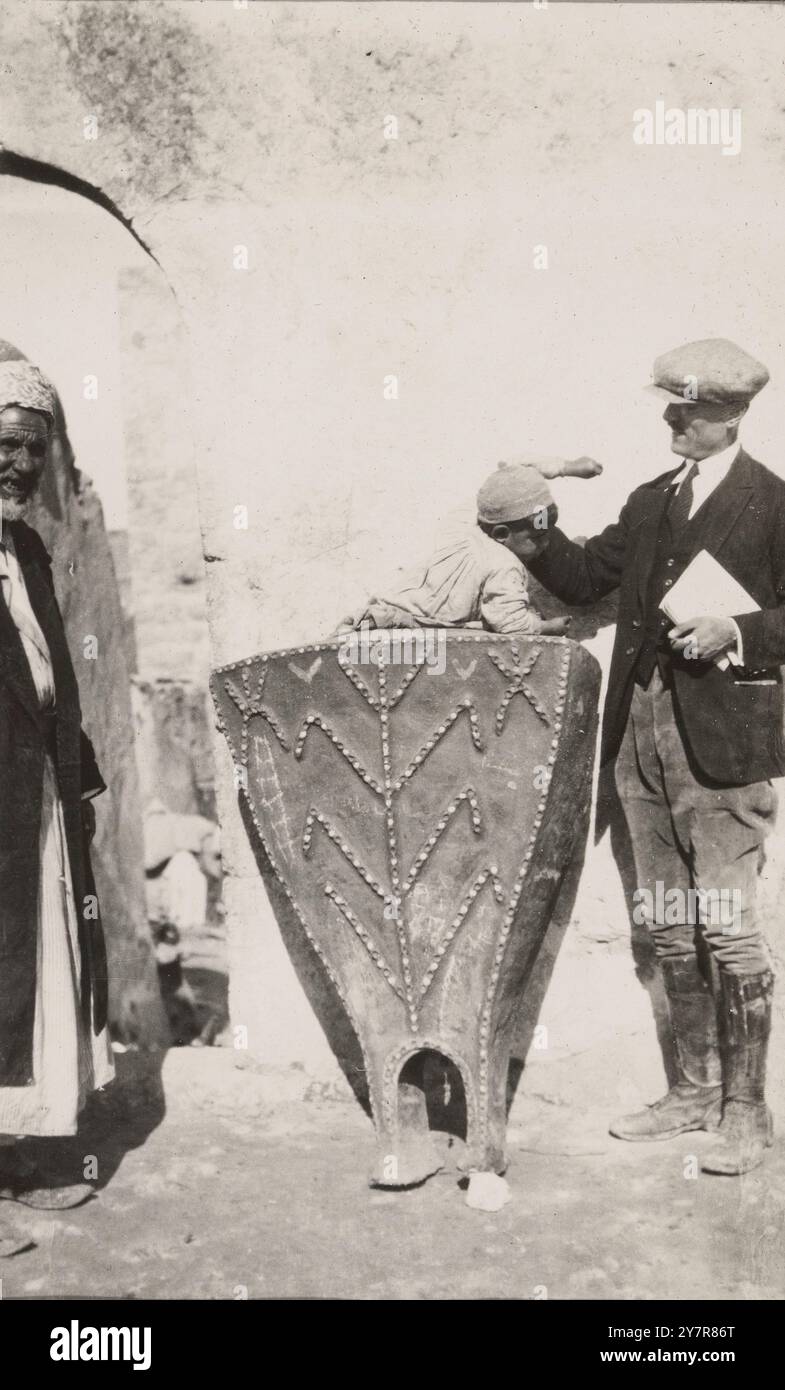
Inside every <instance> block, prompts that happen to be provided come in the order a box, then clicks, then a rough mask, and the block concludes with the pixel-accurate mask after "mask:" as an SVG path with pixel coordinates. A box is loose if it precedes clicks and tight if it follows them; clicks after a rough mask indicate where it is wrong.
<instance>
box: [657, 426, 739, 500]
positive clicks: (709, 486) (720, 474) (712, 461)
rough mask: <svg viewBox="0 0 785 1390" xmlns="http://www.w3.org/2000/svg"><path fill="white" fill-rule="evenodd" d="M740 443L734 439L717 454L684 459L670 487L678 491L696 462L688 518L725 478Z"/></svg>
mask: <svg viewBox="0 0 785 1390" xmlns="http://www.w3.org/2000/svg"><path fill="white" fill-rule="evenodd" d="M740 448H741V445H740V444H739V441H738V440H736V441H735V442H734V443H733V444H729V445H728V447H727V449H722V450H721V451H720V453H718V454H709V456H708V458H705V459H685V460H684V463H683V464H682V466H681V468H680V469H679V471H678V473H677V474H676V476H675V478H674V479H673V482H672V483H671V487H675V489H676V491H677V492H679V491H680V489H681V485H682V483H683V482H684V480H685V478H686V476H687V474H688V473H689V471H690V469H691V468H692V465H693V463H697V464H698V475H697V477H695V478H693V480H692V506H691V507H690V518H692V517H694V515H695V513H696V512H697V510H698V508H699V507H702V506H703V503H704V502H705V501H706V498H707V497H710V496H711V494H712V493H713V491H714V489H715V487H719V485H720V483H721V482H722V481H723V479H724V478H727V476H728V473H729V471H730V466H731V464H732V463H733V460H734V459H735V457H736V455H737V454H738V452H739V449H740Z"/></svg>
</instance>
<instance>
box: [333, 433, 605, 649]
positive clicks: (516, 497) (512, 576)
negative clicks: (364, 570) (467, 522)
mask: <svg viewBox="0 0 785 1390" xmlns="http://www.w3.org/2000/svg"><path fill="white" fill-rule="evenodd" d="M601 471H602V470H601V465H600V464H597V463H595V462H594V461H593V460H592V459H588V458H582V459H576V460H574V461H573V462H567V461H562V460H545V461H541V462H540V463H539V464H533V463H526V464H503V463H500V464H499V466H498V468H497V469H496V472H495V473H492V474H491V476H490V477H489V478H488V479H486V481H485V482H484V483H483V485H482V487H481V488H480V491H479V493H478V494H477V523H476V525H474V526H468V527H462V528H461V529H460V530H458V531H456V532H455V534H453V535H451V536H449V537H445V541H444V543H443V544H442V545H441V546H440V547H439V549H438V550H436V551H435V553H434V554H432V555H431V557H430V559H429V560H428V561H427V563H426V564H425V565H424V566H423V567H421V568H420V569H419V570H418V571H416V572H415V573H413V574H412V575H410V576H409V577H408V578H407V579H406V580H404V582H403V584H402V585H401V587H400V588H399V589H396V590H394V591H393V590H391V591H389V592H384V593H381V594H379V595H378V596H375V597H373V598H372V599H371V600H370V602H369V603H368V605H367V607H366V609H365V610H364V612H363V613H362V614H361V616H360V617H359V618H358V619H353V620H347V621H350V625H351V626H353V627H362V626H368V627H378V628H393V627H466V626H468V625H470V624H471V625H478V626H482V627H484V628H486V629H487V630H489V631H490V632H504V633H514V632H517V633H521V634H524V635H525V634H528V635H531V634H534V633H547V634H550V635H557V636H558V635H563V634H564V633H566V631H567V628H568V626H569V622H570V620H569V618H550V619H544V618H541V617H540V615H539V614H538V613H536V612H535V611H534V609H533V608H532V607H531V606H530V604H529V593H528V575H527V571H526V563H527V561H529V560H533V559H535V558H536V557H537V556H538V555H540V554H542V552H543V550H544V549H545V547H546V546H547V544H548V541H549V531H550V528H551V527H552V526H554V525H555V524H556V519H557V516H558V509H557V507H556V504H555V502H554V500H553V497H552V495H551V491H550V488H549V487H548V484H547V482H546V481H545V477H544V476H543V474H547V476H549V477H554V476H557V475H558V474H561V475H562V476H565V475H568V474H569V475H571V476H574V477H585V478H590V477H594V476H595V475H596V474H597V473H599V472H601Z"/></svg>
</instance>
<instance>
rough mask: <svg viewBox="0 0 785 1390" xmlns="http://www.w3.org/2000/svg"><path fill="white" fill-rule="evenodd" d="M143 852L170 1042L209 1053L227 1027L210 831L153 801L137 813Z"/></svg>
mask: <svg viewBox="0 0 785 1390" xmlns="http://www.w3.org/2000/svg"><path fill="white" fill-rule="evenodd" d="M144 850H145V872H146V875H147V916H148V920H149V922H150V929H151V932H152V935H153V940H154V941H155V957H156V961H157V964H158V980H159V984H160V987H161V997H162V999H163V1001H164V1006H165V1008H166V1014H167V1018H168V1020H169V1027H170V1029H171V1034H172V1042H173V1043H174V1046H175V1047H187V1046H189V1045H190V1046H192V1047H209V1046H212V1044H213V1043H214V1042H215V1041H216V1039H217V1037H218V1035H219V1034H220V1033H221V1032H222V1031H223V1029H224V1028H225V1027H226V1024H227V1023H228V1012H227V1004H226V973H225V967H224V963H223V960H222V959H221V957H222V955H223V951H222V950H218V951H216V947H217V946H218V942H217V941H216V932H215V930H214V926H213V927H211V923H210V918H211V916H212V911H214V910H215V904H213V908H212V911H211V906H210V901H209V899H210V896H211V889H214V888H215V887H216V886H217V885H218V884H219V883H220V878H221V851H220V841H219V836H218V827H217V825H215V824H214V823H213V821H211V820H208V819H207V818H206V817H205V816H196V815H183V814H181V813H178V812H174V811H170V810H168V809H167V807H166V806H165V805H164V804H163V802H162V801H159V800H158V799H155V800H153V801H151V802H150V803H149V805H148V807H147V810H146V813H145V821H144ZM221 935H222V933H221ZM221 944H222V943H221Z"/></svg>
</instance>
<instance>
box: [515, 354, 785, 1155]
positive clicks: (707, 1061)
mask: <svg viewBox="0 0 785 1390" xmlns="http://www.w3.org/2000/svg"><path fill="white" fill-rule="evenodd" d="M768 375H769V374H768V372H767V370H766V368H765V367H763V366H762V365H761V363H760V362H757V361H755V359H754V358H752V357H750V356H749V355H748V354H747V353H746V352H744V351H742V349H741V348H739V347H737V346H736V345H735V344H734V343H730V342H727V341H726V340H724V339H708V340H706V341H701V342H695V343H688V344H686V345H685V346H684V347H681V348H678V349H676V350H675V351H673V352H669V353H666V354H665V355H664V356H663V357H660V358H658V359H657V361H656V362H655V364H654V387H653V388H650V389H654V390H656V391H657V392H658V393H659V394H660V395H664V396H665V398H666V399H667V401H668V404H667V406H666V409H665V411H664V415H663V418H664V420H665V422H666V424H667V425H668V426H669V427H670V430H671V450H672V452H673V453H675V454H677V455H678V456H679V465H678V467H677V468H675V469H670V470H669V471H668V472H666V473H663V474H661V475H660V476H659V477H658V478H655V479H654V480H653V481H652V482H650V483H645V484H644V485H643V486H642V487H639V488H636V489H635V491H634V492H633V493H632V494H631V495H630V497H629V499H628V501H627V503H626V505H625V506H624V507H623V509H622V512H621V515H620V517H619V519H618V521H616V522H614V523H613V524H612V525H610V526H608V527H607V528H606V529H605V530H604V531H603V532H602V533H601V534H600V535H599V536H595V537H593V538H592V539H591V540H589V541H588V542H587V543H586V545H585V547H581V546H579V545H576V544H575V543H574V542H572V541H570V540H568V539H567V537H566V536H565V535H564V534H563V532H561V531H560V530H559V529H558V527H556V528H553V529H552V531H551V536H550V545H549V547H548V549H547V550H546V551H544V552H543V554H542V555H541V556H539V557H537V558H536V559H534V560H532V561H531V562H530V568H531V569H532V571H533V573H534V574H536V576H537V578H538V579H539V580H540V581H541V582H542V583H543V584H545V585H546V586H547V587H548V588H549V589H550V590H551V591H552V592H553V593H555V594H557V595H558V596H559V597H560V598H562V599H563V600H565V601H566V602H568V603H578V604H581V603H584V604H588V603H592V602H594V601H595V600H597V599H599V598H601V597H602V596H603V595H604V594H607V593H609V592H610V591H611V590H613V589H615V588H616V587H617V586H618V588H619V608H618V625H617V630H616V641H615V646H614V651H613V660H612V664H611V671H610V677H609V684H608V694H607V700H606V705H605V712H604V721H603V749H602V757H603V761H606V762H607V761H610V760H614V759H615V763H616V766H615V776H616V785H617V788H618V791H619V795H620V798H621V802H622V805H623V808H624V812H625V815H626V819H627V823H628V826H629V831H630V838H631V842H632V848H633V854H634V859H635V868H636V880H637V886H638V893H637V894H636V902H637V903H641V902H643V903H644V904H645V905H646V906H645V907H644V908H643V911H642V914H641V915H642V919H643V920H644V921H645V923H646V925H647V926H648V927H649V929H650V931H651V935H652V938H653V941H654V946H655V950H656V954H657V958H658V960H659V964H660V966H661V968H662V976H663V982H664V986H665V992H666V996H667V999H668V1004H669V1010H670V1018H671V1025H672V1030H673V1037H674V1042H675V1052H676V1059H677V1068H678V1075H677V1080H676V1084H675V1085H674V1086H672V1087H671V1089H670V1090H669V1091H668V1093H667V1095H665V1096H664V1097H663V1098H662V1099H661V1100H658V1101H656V1102H655V1103H654V1104H653V1105H651V1106H649V1107H647V1108H646V1109H644V1110H642V1111H640V1112H638V1113H636V1114H633V1115H626V1116H624V1117H623V1118H621V1119H619V1120H617V1121H615V1122H614V1124H613V1125H612V1126H611V1133H612V1134H614V1135H616V1136H617V1137H618V1138H620V1139H627V1140H655V1139H668V1138H671V1137H672V1136H674V1135H677V1134H682V1133H684V1132H685V1131H687V1130H694V1129H709V1130H714V1129H718V1135H717V1138H716V1139H715V1142H714V1145H713V1146H712V1148H711V1150H710V1152H708V1153H706V1154H705V1155H704V1157H703V1161H702V1167H703V1169H704V1170H705V1171H707V1172H711V1173H728V1174H733V1173H742V1172H746V1171H747V1170H748V1169H750V1168H753V1167H755V1166H756V1165H757V1164H758V1163H760V1162H761V1160H762V1158H763V1156H764V1152H765V1149H766V1147H767V1146H768V1145H769V1144H770V1143H771V1136H772V1123H771V1115H770V1112H769V1110H768V1108H767V1106H766V1103H765V1097H764V1083H765V1070H766V1053H767V1046H768V1039H769V1029H770V1023H771V999H772V988H773V983H774V977H773V974H772V970H771V964H770V958H769V954H768V950H767V947H766V943H765V940H764V937H763V935H762V932H761V928H760V923H759V920H758V917H757V915H756V888H757V877H758V873H759V869H760V866H761V864H762V860H763V842H764V838H765V836H766V834H767V833H768V832H769V830H770V829H771V828H772V824H773V820H774V814H775V809H776V798H775V793H774V790H773V787H772V778H774V777H779V776H782V775H783V773H785V752H784V750H783V698H782V681H781V675H780V670H779V668H780V665H781V663H783V662H785V482H783V481H782V480H781V479H780V478H778V477H776V476H775V475H774V474H773V473H771V472H769V470H768V469H767V468H765V467H764V466H763V465H762V464H760V463H757V462H756V461H755V460H754V459H752V458H750V456H749V455H748V454H747V453H746V452H745V451H744V449H743V448H742V447H740V445H739V441H738V431H739V424H740V421H741V419H742V417H743V416H744V414H745V412H746V410H747V408H748V405H749V402H750V401H751V399H752V398H753V396H754V395H755V394H756V393H757V392H758V391H759V390H760V389H761V387H762V386H764V385H765V383H766V382H767V381H768ZM700 551H707V552H708V553H709V555H711V556H713V557H714V558H715V559H716V560H717V561H718V562H719V564H720V565H721V566H723V567H724V569H725V570H726V571H727V572H728V573H729V574H730V575H731V576H732V577H733V579H734V580H736V581H737V582H738V583H739V584H740V585H742V586H743V588H744V589H745V590H746V591H747V594H748V595H749V596H750V598H751V599H752V600H754V601H755V603H756V604H757V605H758V610H759V611H755V612H740V613H739V614H738V615H736V616H735V617H734V618H728V617H718V616H714V615H713V614H712V612H711V602H710V601H709V603H708V604H705V603H699V602H697V601H696V608H697V611H696V612H695V614H694V615H693V616H692V617H691V618H690V620H689V621H687V622H682V623H680V624H678V625H676V626H674V625H673V624H672V622H671V621H670V620H669V619H668V618H667V617H666V616H665V614H664V613H663V611H662V608H661V607H660V603H661V601H662V600H663V598H664V596H666V595H667V594H668V592H669V590H670V589H671V587H672V586H673V584H674V583H675V581H676V580H677V579H678V578H679V576H680V575H681V574H683V573H684V571H685V570H686V568H687V566H688V565H689V564H690V561H691V560H692V559H693V558H694V557H695V556H696V555H698V553H699V552H700ZM742 606H743V607H748V606H750V605H747V604H746V603H745V604H744V605H742ZM658 885H659V891H658ZM673 890H676V891H675V892H674V891H673ZM696 903H697V910H696V909H695V907H694V906H692V907H691V905H693V904H696ZM728 903H730V904H733V911H732V913H730V914H729V913H728V912H727V911H726V910H725V905H726V904H728ZM664 904H667V907H665V910H663V905H664ZM718 906H721V910H720V911H717V908H718Z"/></svg>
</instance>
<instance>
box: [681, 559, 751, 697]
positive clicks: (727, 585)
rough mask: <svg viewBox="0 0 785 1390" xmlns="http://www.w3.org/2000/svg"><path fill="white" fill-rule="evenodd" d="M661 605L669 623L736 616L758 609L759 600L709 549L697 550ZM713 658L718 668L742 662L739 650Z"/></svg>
mask: <svg viewBox="0 0 785 1390" xmlns="http://www.w3.org/2000/svg"><path fill="white" fill-rule="evenodd" d="M660 608H661V609H662V611H663V613H664V614H665V615H666V617H668V618H670V620H671V622H672V623H686V622H689V620H690V618H735V617H736V615H737V614H742V613H758V612H760V604H759V603H756V602H755V600H754V598H752V596H751V595H750V594H748V593H747V590H746V589H745V588H744V586H743V585H741V584H739V582H738V580H737V579H734V578H733V575H732V574H729V573H728V571H727V570H726V569H725V567H724V565H721V564H720V562H719V560H715V558H714V556H713V555H710V554H709V552H708V550H699V551H698V554H697V555H696V556H695V558H694V560H691V561H690V563H689V564H688V566H687V568H686V569H685V570H684V571H683V573H682V574H680V575H679V578H678V579H677V580H676V583H675V584H674V585H673V588H672V589H670V590H669V591H668V593H667V594H666V595H665V596H664V598H662V599H661V600H660ZM737 630H738V629H737ZM739 647H740V643H739ZM734 658H735V660H734ZM714 660H715V665H717V666H719V668H720V670H721V671H726V670H727V669H728V666H729V665H730V662H731V661H733V664H734V665H739V664H741V654H739V656H738V657H736V654H735V653H733V654H727V655H723V656H718V657H715V658H714Z"/></svg>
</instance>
